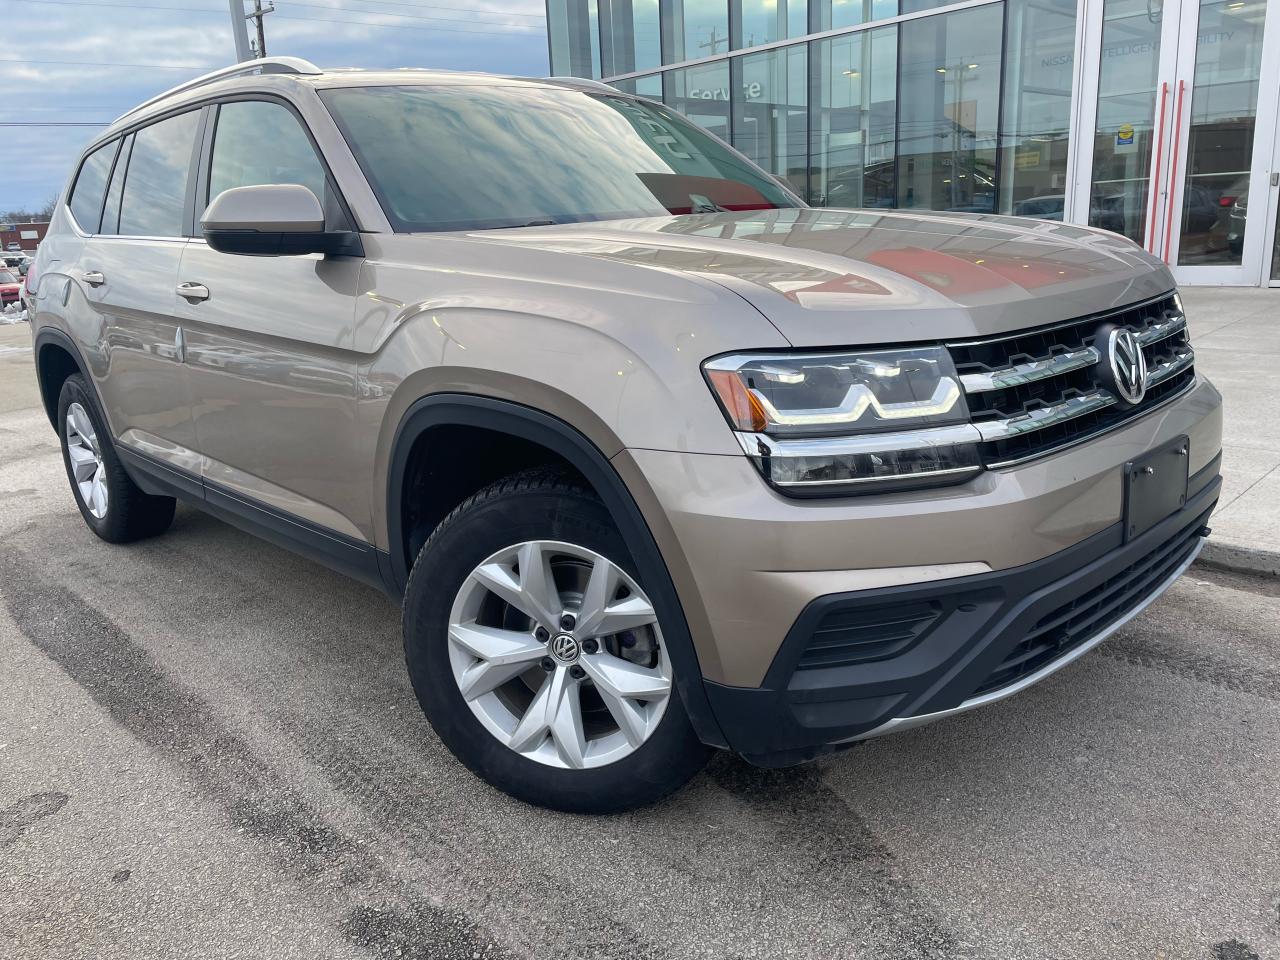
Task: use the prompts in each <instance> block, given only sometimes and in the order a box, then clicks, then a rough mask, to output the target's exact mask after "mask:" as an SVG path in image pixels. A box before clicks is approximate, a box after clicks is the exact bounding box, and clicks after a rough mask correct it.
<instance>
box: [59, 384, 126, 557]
mask: <svg viewBox="0 0 1280 960" xmlns="http://www.w3.org/2000/svg"><path fill="white" fill-rule="evenodd" d="M73 403H78V404H80V406H82V407H83V408H84V411H85V413H86V414H87V415H88V417H89V420H90V421H91V422H92V423H93V432H94V434H95V436H96V439H97V441H98V450H99V452H100V453H101V455H102V465H103V468H104V470H105V471H106V475H107V512H106V513H105V514H104V515H103V516H102V517H101V518H98V517H95V516H94V515H93V513H92V512H91V511H90V510H89V507H88V505H87V504H86V503H85V502H84V498H83V497H82V496H81V495H80V485H79V484H78V483H76V476H75V470H74V469H73V468H72V466H71V453H70V450H69V449H68V445H67V411H68V410H69V409H71V405H72V404H73ZM58 440H59V442H60V444H61V446H62V465H63V467H64V468H65V469H66V471H67V480H68V482H70V484H71V495H72V496H73V497H74V498H75V501H76V506H77V507H78V508H79V510H80V515H81V516H82V517H84V522H85V523H87V524H88V525H89V527H90V529H92V530H93V532H94V533H96V534H98V536H100V537H103V538H107V539H109V535H110V533H111V531H112V527H113V522H114V520H115V516H116V514H117V513H118V512H119V511H118V506H119V504H118V502H117V499H118V494H119V491H118V489H117V485H116V484H113V483H112V482H111V480H112V478H113V477H114V476H115V475H116V473H117V472H123V468H122V467H121V466H120V461H119V459H118V458H117V457H116V452H115V448H114V447H113V446H112V444H111V435H110V433H109V431H108V430H107V426H106V423H105V421H104V420H103V418H102V416H101V415H100V414H99V413H98V405H97V404H96V403H95V402H94V398H93V397H92V396H91V395H90V393H89V390H88V388H87V387H86V386H85V384H84V381H83V380H82V379H81V377H80V376H79V374H72V375H71V376H69V377H67V379H66V380H65V381H63V384H62V390H61V392H60V393H59V394H58Z"/></svg>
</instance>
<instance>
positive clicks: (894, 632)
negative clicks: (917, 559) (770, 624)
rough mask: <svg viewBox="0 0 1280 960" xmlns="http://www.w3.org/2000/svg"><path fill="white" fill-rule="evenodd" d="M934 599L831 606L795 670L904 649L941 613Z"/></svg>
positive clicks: (864, 660)
mask: <svg viewBox="0 0 1280 960" xmlns="http://www.w3.org/2000/svg"><path fill="white" fill-rule="evenodd" d="M941 612H942V610H941V608H940V607H939V606H938V604H936V603H933V602H927V603H907V604H900V603H899V604H892V605H889V606H884V607H862V608H854V609H845V610H832V611H831V612H830V613H828V614H826V616H824V617H823V618H822V619H821V620H820V621H818V626H817V627H816V628H815V629H814V631H813V636H812V637H811V638H810V640H809V645H808V646H807V647H806V648H805V651H804V655H803V656H802V657H801V658H800V662H799V663H798V664H797V665H796V669H797V670H816V669H821V668H823V667H843V666H847V665H848V664H851V663H870V662H872V661H874V660H884V659H886V658H888V657H895V656H897V655H898V654H900V653H904V652H905V651H906V650H907V649H908V648H910V647H912V646H914V645H915V644H916V642H917V641H919V640H920V638H921V637H923V636H924V635H925V633H926V632H927V631H928V629H929V628H930V627H931V626H933V624H934V623H935V622H936V621H937V619H938V617H939V616H940V615H941Z"/></svg>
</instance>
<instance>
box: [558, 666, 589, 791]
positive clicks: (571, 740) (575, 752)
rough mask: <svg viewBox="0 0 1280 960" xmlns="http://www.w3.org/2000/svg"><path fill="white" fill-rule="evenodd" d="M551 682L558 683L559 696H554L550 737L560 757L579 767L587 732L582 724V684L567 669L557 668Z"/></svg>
mask: <svg viewBox="0 0 1280 960" xmlns="http://www.w3.org/2000/svg"><path fill="white" fill-rule="evenodd" d="M552 682H553V683H556V682H558V683H559V686H560V687H561V690H560V696H559V697H557V698H556V712H555V716H554V717H553V718H552V720H551V737H552V739H553V740H555V742H556V749H558V750H559V751H560V757H561V759H562V760H564V762H565V763H567V764H568V765H569V766H571V767H581V766H582V762H583V760H584V759H586V754H587V733H586V730H585V728H584V727H583V726H582V699H581V697H580V696H579V693H580V691H581V690H582V684H580V683H579V682H578V681H577V680H574V679H573V678H572V677H570V676H569V671H567V670H557V671H556V675H555V676H554V677H553V678H552Z"/></svg>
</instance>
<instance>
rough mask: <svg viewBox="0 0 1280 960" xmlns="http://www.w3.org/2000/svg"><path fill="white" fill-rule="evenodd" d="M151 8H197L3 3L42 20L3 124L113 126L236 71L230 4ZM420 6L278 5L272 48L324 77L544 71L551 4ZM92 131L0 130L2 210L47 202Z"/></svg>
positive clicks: (271, 25) (287, 0)
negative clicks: (150, 104) (197, 82)
mask: <svg viewBox="0 0 1280 960" xmlns="http://www.w3.org/2000/svg"><path fill="white" fill-rule="evenodd" d="M121 2H122V0H121ZM146 2H148V3H152V4H153V5H154V6H156V7H157V8H159V7H165V8H174V7H180V6H181V7H189V8H190V9H189V10H185V9H184V10H175V9H152V10H148V9H145V8H140V7H139V6H137V5H136V2H135V5H133V6H129V7H125V6H123V5H120V6H115V7H112V6H111V4H112V0H85V2H84V3H80V4H77V3H72V2H70V0H51V2H36V0H6V2H5V10H6V19H7V20H8V21H9V22H11V23H17V24H27V25H31V24H37V23H38V24H39V29H21V30H20V31H19V32H18V33H17V34H16V35H18V36H21V38H22V42H21V43H18V44H13V45H10V46H9V47H7V48H5V49H4V50H2V51H0V90H3V91H4V96H3V98H2V99H0V122H11V123H13V122H17V123H73V122H83V123H109V122H110V121H112V120H114V119H115V118H116V117H117V116H119V115H120V114H122V113H124V112H125V111H126V110H128V109H130V108H131V107H133V106H136V105H137V104H139V103H141V102H142V101H144V100H146V99H148V98H150V97H153V96H155V95H156V94H157V93H160V92H162V91H164V90H166V89H168V88H169V87H171V86H174V85H175V84H178V83H181V82H183V81H184V80H188V79H190V78H192V77H195V76H198V75H199V74H201V73H204V72H206V71H208V70H211V69H214V68H215V67H218V66H222V65H225V64H228V63H230V62H232V61H233V60H234V58H235V48H234V41H233V39H232V34H231V27H230V24H229V22H228V18H229V15H228V12H227V10H226V5H225V2H224V0H146ZM425 2H426V3H428V4H429V5H427V6H421V7H419V6H408V5H406V4H404V3H402V2H401V3H386V2H382V3H380V2H378V0H305V2H304V0H274V3H275V7H276V11H277V12H276V13H274V14H271V15H269V16H268V17H267V19H266V31H267V51H268V52H269V53H271V54H272V55H286V54H287V55H292V56H299V57H303V58H305V59H308V60H311V61H313V62H315V63H318V64H320V65H321V66H348V67H367V68H368V67H402V66H417V67H438V68H442V69H448V70H480V71H486V72H492V73H510V74H519V75H528V76H544V75H545V74H546V73H547V40H546V32H545V26H544V23H543V20H542V15H543V12H544V7H543V4H542V0H425ZM453 8H457V9H453ZM395 14H399V15H398V16H397V15H395ZM326 21H342V22H337V23H335V22H326ZM17 60H23V61H45V62H15V61H17ZM97 130H98V128H96V127H87V126H86V127H81V126H71V127H67V126H62V127H55V126H39V127H36V126H22V127H0V209H11V208H17V207H39V206H41V205H43V204H44V202H45V201H46V200H47V199H48V198H49V197H50V196H52V195H53V194H54V193H56V192H58V191H59V190H60V189H61V188H62V186H63V185H64V183H65V182H66V179H67V178H68V176H69V175H70V173H71V167H72V164H74V162H75V160H76V158H77V156H78V155H79V153H80V150H81V149H82V147H83V145H84V144H85V143H86V142H88V141H89V140H91V139H92V138H93V137H94V136H96V135H97Z"/></svg>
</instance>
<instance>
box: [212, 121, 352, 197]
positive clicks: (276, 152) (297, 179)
mask: <svg viewBox="0 0 1280 960" xmlns="http://www.w3.org/2000/svg"><path fill="white" fill-rule="evenodd" d="M265 183H296V184H298V185H300V186H303V187H307V188H308V189H309V190H310V191H311V192H312V193H314V194H315V195H316V197H317V198H318V199H319V200H321V201H323V200H324V198H325V193H326V192H327V190H326V186H325V174H324V166H323V165H322V164H321V163H320V158H319V157H317V156H316V152H315V149H314V148H313V147H312V146H311V140H310V139H309V138H308V137H307V134H306V132H305V131H304V130H303V129H302V125H301V124H299V123H298V119H297V117H295V116H294V115H293V112H292V111H291V110H289V109H288V108H287V107H285V106H282V105H281V104H278V103H267V102H262V101H237V102H234V103H224V104H223V105H222V106H221V107H219V108H218V127H217V130H216V132H215V133H214V140H213V163H212V166H211V168H210V170H209V199H210V200H212V199H213V198H214V197H216V196H217V195H218V194H220V193H222V191H223V190H230V189H231V188H232V187H255V186H258V185H260V184H265Z"/></svg>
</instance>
